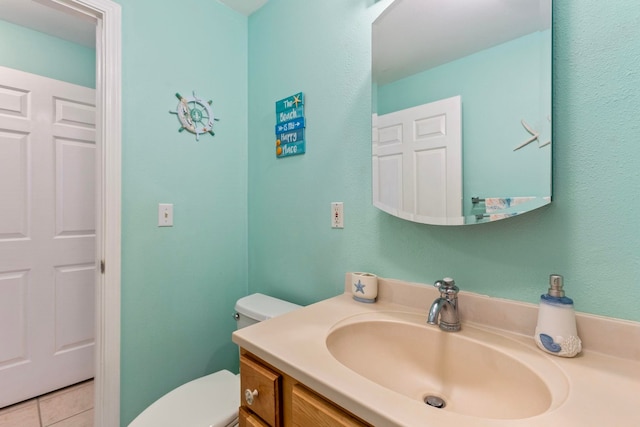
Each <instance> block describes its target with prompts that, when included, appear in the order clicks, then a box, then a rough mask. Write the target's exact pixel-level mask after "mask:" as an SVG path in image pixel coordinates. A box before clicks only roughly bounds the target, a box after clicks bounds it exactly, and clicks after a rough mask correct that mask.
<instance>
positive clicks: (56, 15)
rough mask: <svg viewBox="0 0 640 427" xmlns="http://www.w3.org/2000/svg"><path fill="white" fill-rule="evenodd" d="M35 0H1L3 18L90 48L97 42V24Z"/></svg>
mask: <svg viewBox="0 0 640 427" xmlns="http://www.w3.org/2000/svg"><path fill="white" fill-rule="evenodd" d="M47 4H50V2H38V1H35V0H0V19H2V20H5V21H8V22H11V23H14V24H16V25H20V26H23V27H27V28H31V29H34V30H36V31H40V32H42V33H46V34H49V35H52V36H55V37H59V38H61V39H65V40H69V41H72V42H75V43H79V44H82V45H84V46H88V47H95V44H96V23H95V21H93V20H90V19H89V18H86V17H80V15H78V14H74V15H71V14H69V13H67V12H63V11H62V10H59V9H54V8H52V7H49V6H47Z"/></svg>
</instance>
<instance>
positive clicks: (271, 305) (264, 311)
mask: <svg viewBox="0 0 640 427" xmlns="http://www.w3.org/2000/svg"><path fill="white" fill-rule="evenodd" d="M298 308H301V306H300V305H297V304H293V303H291V302H288V301H284V300H281V299H278V298H274V297H270V296H268V295H263V294H260V293H256V294H251V295H248V296H246V297H243V298H240V299H239V300H238V302H236V307H235V310H236V316H235V317H236V321H237V328H238V329H240V328H244V327H245V326H249V325H253V324H254V323H258V322H262V321H263V320H267V319H271V318H272V317H276V316H279V315H281V314H285V313H288V312H290V311H293V310H295V309H298Z"/></svg>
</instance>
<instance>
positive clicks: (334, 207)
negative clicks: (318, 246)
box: [331, 202, 344, 228]
mask: <svg viewBox="0 0 640 427" xmlns="http://www.w3.org/2000/svg"><path fill="white" fill-rule="evenodd" d="M331 228H344V208H343V204H342V202H333V203H331Z"/></svg>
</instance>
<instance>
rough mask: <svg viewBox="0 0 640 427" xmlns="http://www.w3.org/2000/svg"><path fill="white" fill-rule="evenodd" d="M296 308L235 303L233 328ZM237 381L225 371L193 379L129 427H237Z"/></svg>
mask: <svg viewBox="0 0 640 427" xmlns="http://www.w3.org/2000/svg"><path fill="white" fill-rule="evenodd" d="M297 308H300V306H299V305H296V304H292V303H290V302H287V301H283V300H280V299H277V298H273V297H270V296H267V295H263V294H258V293H256V294H251V295H249V296H246V297H244V298H240V299H239V300H238V302H236V307H235V309H236V315H235V318H236V321H237V327H238V329H239V328H243V327H245V326H249V325H252V324H254V323H257V322H261V321H263V320H267V319H270V318H272V317H275V316H279V315H281V314H284V313H287V312H289V311H292V310H295V309H297ZM239 406H240V377H239V376H238V375H236V374H233V373H231V372H229V371H227V370H222V371H218V372H215V373H213V374H210V375H206V376H204V377H201V378H198V379H195V380H193V381H190V382H188V383H186V384H183V385H181V386H180V387H178V388H176V389H174V390H172V391H170V392H169V393H167V394H165V395H164V396H162V397H161V398H160V399H158V400H156V401H155V402H154V403H152V404H151V406H149V407H148V408H147V409H145V410H144V411H143V412H142V413H141V414H140V415H138V416H137V417H136V419H134V420H133V421H132V422H131V424H129V427H231V426H236V425H237V424H238V407H239Z"/></svg>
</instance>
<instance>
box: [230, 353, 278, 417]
mask: <svg viewBox="0 0 640 427" xmlns="http://www.w3.org/2000/svg"><path fill="white" fill-rule="evenodd" d="M247 392H248V393H250V394H251V393H252V394H253V399H251V398H250V399H247V396H246V394H247ZM240 393H241V396H240V399H241V401H242V406H244V407H245V408H247V409H248V410H250V411H251V412H254V413H255V414H257V415H258V416H259V417H260V418H262V419H263V420H264V421H265V422H266V423H267V424H268V425H270V426H272V427H279V426H280V425H281V423H282V421H281V414H280V412H281V400H280V399H281V397H280V396H281V376H280V374H278V373H277V372H274V371H272V370H271V369H269V368H267V367H266V366H264V365H262V364H260V363H258V362H256V361H255V360H253V359H250V358H248V357H246V356H241V357H240Z"/></svg>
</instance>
